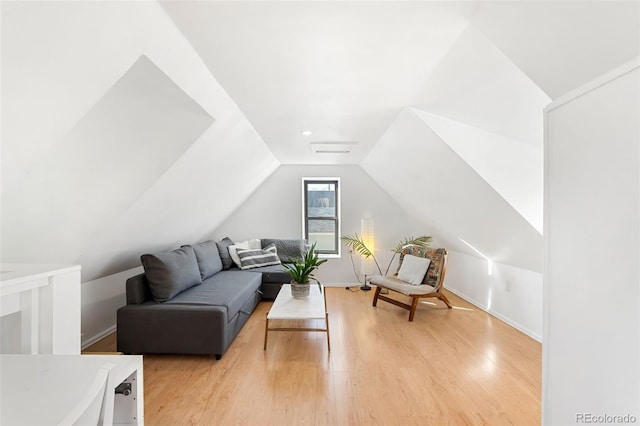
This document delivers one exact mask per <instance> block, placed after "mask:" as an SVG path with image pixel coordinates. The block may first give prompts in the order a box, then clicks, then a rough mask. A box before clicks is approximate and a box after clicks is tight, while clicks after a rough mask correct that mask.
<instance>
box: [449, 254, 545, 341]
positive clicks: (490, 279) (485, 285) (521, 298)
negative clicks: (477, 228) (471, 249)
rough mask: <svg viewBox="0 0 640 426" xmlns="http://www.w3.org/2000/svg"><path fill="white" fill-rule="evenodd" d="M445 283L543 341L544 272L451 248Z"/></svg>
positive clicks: (457, 292)
mask: <svg viewBox="0 0 640 426" xmlns="http://www.w3.org/2000/svg"><path fill="white" fill-rule="evenodd" d="M444 286H445V288H446V289H447V290H450V291H452V292H453V293H455V294H457V295H458V296H460V297H462V298H463V299H465V300H467V301H469V302H471V303H473V304H474V305H476V306H478V307H480V308H481V309H483V310H485V311H487V312H489V313H490V314H492V315H494V316H496V317H498V318H500V319H501V320H503V321H504V322H506V323H507V324H509V325H511V326H513V327H515V328H517V329H518V330H520V331H522V332H523V333H525V334H527V335H529V336H531V337H533V338H534V339H536V340H537V341H539V342H541V341H542V274H541V273H539V272H533V271H529V270H527V269H522V268H517V267H514V266H509V265H503V264H500V263H493V262H492V263H491V266H489V262H488V260H487V259H482V258H480V257H477V256H470V255H468V254H464V253H460V252H456V251H451V250H450V251H449V262H448V266H447V276H446V278H445V283H444Z"/></svg>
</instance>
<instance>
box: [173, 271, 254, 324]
mask: <svg viewBox="0 0 640 426" xmlns="http://www.w3.org/2000/svg"><path fill="white" fill-rule="evenodd" d="M261 283H262V277H261V276H260V274H258V273H255V272H251V271H238V270H236V271H222V272H219V273H217V274H215V275H214V276H212V277H209V278H207V279H206V280H204V281H203V282H202V284H201V285H199V286H196V287H193V288H191V289H189V290H187V291H185V292H183V293H180V294H179V295H178V296H176V297H174V298H173V299H171V300H170V301H168V302H165V304H166V305H194V306H224V307H226V308H227V313H228V317H227V321H230V320H231V319H232V318H233V317H235V316H236V314H237V313H238V311H240V309H241V308H242V306H243V305H244V304H245V303H246V302H247V300H249V299H250V298H252V297H255V293H256V291H257V290H258V289H259V288H260V284H261Z"/></svg>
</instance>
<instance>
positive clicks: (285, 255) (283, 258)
mask: <svg viewBox="0 0 640 426" xmlns="http://www.w3.org/2000/svg"><path fill="white" fill-rule="evenodd" d="M260 243H261V244H262V248H265V247H268V246H269V245H271V244H275V246H276V250H277V251H278V258H280V262H282V263H293V262H295V261H296V260H297V259H300V258H302V257H303V256H304V253H305V246H306V240H278V239H272V238H265V239H262V240H260Z"/></svg>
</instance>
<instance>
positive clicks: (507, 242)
mask: <svg viewBox="0 0 640 426" xmlns="http://www.w3.org/2000/svg"><path fill="white" fill-rule="evenodd" d="M389 158H393V159H394V161H393V162H390V161H388V159H389ZM361 166H362V168H363V169H364V170H365V171H366V172H367V173H368V174H369V175H370V176H371V177H372V178H373V179H374V180H375V181H376V182H378V184H379V185H380V186H382V187H383V188H384V189H385V190H386V191H387V192H388V193H389V194H390V195H391V196H392V197H393V198H394V199H395V200H396V201H397V202H398V204H400V205H401V206H402V207H403V208H404V209H406V211H407V212H409V213H410V214H411V215H412V216H414V217H418V218H420V217H423V218H428V219H429V221H430V222H432V223H435V224H437V226H438V227H439V229H438V230H437V233H438V234H441V235H443V237H445V238H446V239H447V240H449V241H464V242H466V243H468V244H470V245H471V246H472V247H474V248H475V249H476V250H478V251H479V252H480V253H482V254H483V255H484V256H486V257H487V258H488V259H490V260H491V261H493V262H497V263H502V264H505V265H511V266H516V267H520V268H523V269H528V270H531V271H536V272H541V271H542V259H543V240H542V236H541V235H540V233H538V232H537V231H536V230H535V228H534V227H533V226H531V225H530V224H529V223H528V222H527V221H526V220H525V219H524V218H523V217H522V216H521V215H520V214H518V212H517V211H516V210H515V209H514V208H513V207H512V206H511V205H510V204H509V203H507V202H506V201H505V199H504V198H503V197H502V196H501V195H500V194H499V193H497V192H496V191H495V190H494V189H493V188H492V187H491V186H490V185H489V184H488V183H487V182H486V181H485V180H484V179H483V178H482V177H481V176H480V175H478V173H476V172H475V171H474V170H473V169H472V168H471V167H470V166H469V165H468V164H467V163H466V162H465V161H464V160H463V159H462V158H461V157H460V156H459V155H458V154H456V152H455V151H454V150H453V149H451V148H450V147H449V146H448V145H447V144H446V143H445V142H444V141H443V140H442V139H441V138H440V137H439V136H438V135H437V134H436V133H435V132H434V131H433V130H432V129H431V128H430V127H429V126H428V125H427V124H426V122H425V121H424V120H423V119H421V118H420V117H419V116H418V115H417V114H416V113H415V112H414V111H412V110H404V111H402V112H401V113H400V114H399V115H398V117H397V118H396V120H395V121H394V122H393V124H392V125H391V126H390V127H389V129H388V130H387V132H386V133H385V134H384V135H383V136H382V138H381V139H380V141H379V142H378V143H377V144H376V146H375V147H374V148H373V150H372V151H371V152H370V153H369V155H368V156H367V157H366V158H365V159H364V161H363V162H362V163H361ZM460 245H461V244H458V247H459V246H460ZM460 251H462V252H469V249H468V248H466V249H462V250H460ZM473 254H475V253H473Z"/></svg>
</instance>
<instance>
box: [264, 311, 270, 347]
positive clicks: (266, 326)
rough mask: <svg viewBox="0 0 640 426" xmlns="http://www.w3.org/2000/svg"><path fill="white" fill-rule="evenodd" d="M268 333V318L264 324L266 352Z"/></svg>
mask: <svg viewBox="0 0 640 426" xmlns="http://www.w3.org/2000/svg"><path fill="white" fill-rule="evenodd" d="M268 333H269V318H267V321H266V323H265V326H264V350H265V351H266V350H267V334H268Z"/></svg>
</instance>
